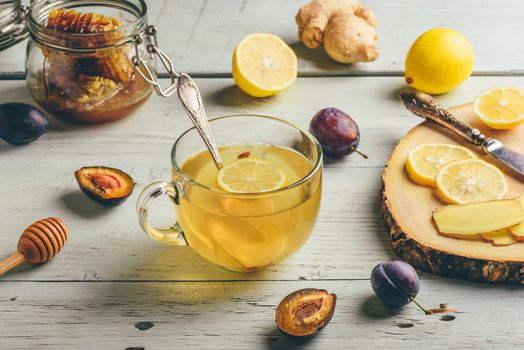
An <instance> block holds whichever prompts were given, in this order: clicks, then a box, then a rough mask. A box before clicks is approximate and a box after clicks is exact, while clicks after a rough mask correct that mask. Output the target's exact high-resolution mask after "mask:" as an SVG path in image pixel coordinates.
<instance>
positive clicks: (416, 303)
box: [409, 295, 430, 315]
mask: <svg viewBox="0 0 524 350" xmlns="http://www.w3.org/2000/svg"><path fill="white" fill-rule="evenodd" d="M409 299H410V300H411V301H412V302H414V303H415V305H417V306H418V308H419V309H420V310H422V312H424V313H425V314H426V315H429V314H430V312H429V311H428V310H427V309H426V308H425V307H424V306H422V305H420V304H419V303H418V301H417V299H415V297H413V296H411V295H410V296H409Z"/></svg>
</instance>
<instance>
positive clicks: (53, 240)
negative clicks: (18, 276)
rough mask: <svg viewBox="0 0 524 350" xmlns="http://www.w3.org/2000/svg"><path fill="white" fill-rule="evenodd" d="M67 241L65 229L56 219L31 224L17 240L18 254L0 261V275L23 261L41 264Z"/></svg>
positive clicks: (56, 252)
mask: <svg viewBox="0 0 524 350" xmlns="http://www.w3.org/2000/svg"><path fill="white" fill-rule="evenodd" d="M66 241H67V227H66V225H65V224H64V222H63V221H62V220H60V219H58V218H47V219H42V220H38V221H36V222H34V223H32V224H31V225H30V226H29V227H28V228H26V229H25V231H24V232H23V233H22V236H20V239H19V240H18V247H17V250H18V252H17V253H15V254H13V255H11V256H10V257H8V258H6V259H4V260H3V261H0V275H3V274H4V273H6V272H7V271H9V270H11V269H12V268H14V267H16V266H18V265H20V264H21V263H23V262H24V261H25V262H27V263H29V264H41V263H45V262H46V261H48V260H50V259H51V258H53V257H54V256H55V255H56V254H58V252H59V251H60V249H62V247H63V246H64V244H65V242H66Z"/></svg>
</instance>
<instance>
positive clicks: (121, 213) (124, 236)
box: [0, 77, 521, 280]
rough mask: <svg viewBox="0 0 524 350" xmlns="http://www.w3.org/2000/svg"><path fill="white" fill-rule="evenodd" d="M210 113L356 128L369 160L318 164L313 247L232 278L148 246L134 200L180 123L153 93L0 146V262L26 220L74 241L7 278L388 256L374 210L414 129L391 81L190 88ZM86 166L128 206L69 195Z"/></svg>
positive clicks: (335, 267)
mask: <svg viewBox="0 0 524 350" xmlns="http://www.w3.org/2000/svg"><path fill="white" fill-rule="evenodd" d="M197 83H198V84H199V86H200V88H201V90H202V92H203V97H204V101H205V102H206V106H207V110H208V112H209V114H210V115H211V116H219V115H224V114H232V113H242V112H244V113H245V112H249V113H259V114H270V115H275V116H280V117H283V118H286V119H288V120H290V121H292V122H294V123H296V124H298V125H300V126H302V127H304V128H307V125H308V122H309V119H310V118H311V116H312V115H313V114H314V113H315V112H316V111H317V110H318V109H320V108H322V107H326V106H337V107H339V108H341V109H343V110H345V111H347V112H349V113H350V114H351V115H352V116H353V117H354V118H355V119H356V120H357V121H358V123H359V124H360V126H361V133H362V143H361V148H362V149H363V150H365V151H366V152H368V153H369V154H370V159H369V160H363V159H361V158H360V157H358V156H351V157H348V158H346V159H344V160H340V161H330V160H328V161H327V162H326V171H325V181H324V196H323V205H322V208H321V214H320V217H319V221H318V224H317V226H316V229H315V232H314V233H313V235H312V237H311V239H310V240H309V241H308V243H307V244H306V245H305V247H304V248H303V249H302V250H300V251H299V252H298V253H297V254H296V255H294V256H293V257H292V258H290V259H289V260H287V261H285V262H284V263H282V264H279V265H277V266H274V267H271V268H269V269H267V270H266V271H264V272H261V273H257V274H236V273H230V272H227V271H225V270H222V269H221V268H218V267H215V266H212V265H211V264H209V263H207V262H206V261H204V260H203V259H201V258H200V257H199V256H197V255H196V254H194V253H193V252H192V251H191V250H190V249H186V248H172V247H167V246H163V245H160V244H158V243H156V242H153V241H150V240H149V239H148V238H147V237H146V236H145V235H144V234H143V233H142V232H141V230H140V228H139V227H138V224H137V220H136V214H135V201H136V198H137V195H138V192H139V191H140V189H141V188H142V187H143V186H144V184H146V183H147V182H149V181H152V180H155V179H168V177H169V172H170V163H169V153H170V148H171V146H172V144H173V142H174V140H175V138H176V136H177V135H179V134H180V133H181V132H182V131H183V130H185V129H186V128H187V127H188V126H189V122H188V121H187V117H186V116H185V115H184V113H183V111H182V109H181V108H180V105H179V103H178V102H177V100H176V98H175V97H173V98H171V99H161V98H158V97H156V96H153V97H152V98H151V99H150V100H149V101H148V103H147V104H146V105H145V106H144V107H143V108H142V109H140V110H139V111H138V112H137V113H136V114H134V115H133V116H130V117H129V118H127V119H124V120H122V121H118V122H115V123H111V124H104V125H92V126H82V125H74V124H66V123H63V122H59V121H57V120H55V119H52V120H51V121H52V130H50V131H49V132H48V133H47V134H46V135H44V136H42V138H41V139H39V140H38V141H35V142H34V143H31V144H29V145H26V146H22V147H16V146H11V145H8V144H6V143H0V197H1V198H2V200H1V201H0V219H1V221H2V235H0V247H1V248H0V256H1V257H6V256H7V255H8V254H10V253H11V252H12V251H13V250H14V249H15V247H16V241H17V239H18V236H19V234H20V233H21V231H22V230H23V229H24V228H25V227H26V226H27V225H29V224H30V223H31V222H33V221H34V220H37V219H39V218H43V217H46V216H50V215H56V216H59V217H62V218H63V219H64V220H65V221H66V223H67V224H68V225H69V226H70V230H71V238H70V241H69V242H68V244H67V246H66V247H65V249H64V250H63V252H62V253H60V255H59V256H58V257H57V258H56V259H55V260H54V261H53V262H51V263H49V264H46V265H45V266H41V267H39V268H36V269H21V270H19V271H18V273H11V274H8V275H6V276H4V277H3V279H7V280H220V279H227V280H230V279H255V280H266V279H278V280H284V279H285V280H296V279H298V278H306V279H339V278H367V277H369V273H370V270H371V269H372V267H373V266H374V265H375V264H376V263H377V262H378V261H381V260H385V259H389V258H392V257H393V255H392V254H391V253H390V250H389V247H388V244H387V237H386V232H385V229H384V227H383V223H382V219H381V216H380V213H379V197H380V176H381V173H382V167H383V166H384V164H385V163H386V161H387V158H388V157H389V153H390V152H391V149H392V148H393V146H394V145H395V144H396V142H397V141H398V140H399V139H400V138H401V137H402V136H403V135H404V134H405V133H406V132H407V131H408V130H409V129H410V128H411V127H413V126H414V125H416V124H417V123H418V122H419V120H418V119H417V118H416V117H414V116H412V115H411V114H409V113H408V112H406V111H405V110H404V109H403V108H402V106H401V105H400V102H399V101H398V100H397V97H396V96H397V94H398V90H399V88H401V87H402V80H401V79H400V78H395V77H389V78H380V77H367V78H355V77H351V78H303V79H299V80H298V81H297V82H296V84H295V85H294V86H293V87H291V88H290V89H289V90H287V91H285V92H283V93H281V94H279V95H278V96H275V97H273V98H269V99H254V98H251V97H248V96H246V95H244V94H243V93H241V92H240V91H239V90H238V89H237V88H236V87H234V85H233V82H232V80H231V79H197ZM519 84H521V81H520V79H519V78H508V77H506V78H487V77H482V78H481V77H475V78H471V79H469V80H468V82H467V83H466V84H465V85H464V86H463V87H461V88H459V89H458V90H456V91H455V92H453V93H451V94H448V95H445V96H443V97H442V98H441V101H442V102H443V104H444V105H447V106H450V105H456V104H459V103H463V102H467V101H471V100H472V99H473V98H474V97H475V96H476V95H478V94H479V93H480V92H481V91H483V90H484V89H486V88H488V87H491V86H495V85H519ZM15 100H16V101H24V102H31V100H30V97H29V95H28V93H27V90H26V87H25V86H24V82H23V81H3V82H0V103H3V102H7V101H15ZM86 165H108V166H115V167H118V168H122V169H123V170H126V171H129V173H130V174H131V175H132V176H133V177H134V179H135V180H136V181H137V183H138V186H137V189H136V191H135V193H134V194H133V196H132V197H131V198H129V200H128V201H127V202H126V203H125V204H123V205H122V206H120V207H117V208H114V209H111V210H108V209H105V208H104V207H101V206H99V205H98V204H96V203H94V202H92V201H91V200H89V199H88V198H87V197H85V196H84V195H83V194H82V193H81V192H80V191H79V189H78V187H77V184H76V181H75V179H74V176H73V172H74V170H76V169H78V168H80V167H81V166H86ZM154 209H155V210H158V214H157V215H154V216H153V219H154V220H155V222H160V223H165V224H171V223H172V220H173V214H172V207H171V205H170V204H169V202H168V201H167V200H164V201H160V200H159V203H157V204H155V207H154Z"/></svg>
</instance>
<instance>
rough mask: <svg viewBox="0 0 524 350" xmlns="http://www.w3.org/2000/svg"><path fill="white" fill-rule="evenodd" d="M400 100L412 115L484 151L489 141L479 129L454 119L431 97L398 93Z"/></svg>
mask: <svg viewBox="0 0 524 350" xmlns="http://www.w3.org/2000/svg"><path fill="white" fill-rule="evenodd" d="M400 99H401V100H402V102H403V103H404V106H406V108H407V109H408V110H409V111H411V112H412V113H413V114H415V115H418V116H419V117H422V118H425V119H429V120H432V121H434V122H436V123H438V124H440V125H442V126H443V127H445V128H447V129H449V130H451V131H453V132H455V133H456V134H458V135H460V136H462V137H463V138H465V139H466V140H468V141H469V142H471V143H472V144H474V145H476V146H479V147H480V148H482V149H483V150H485V149H486V146H487V145H488V143H489V141H490V139H488V138H486V136H485V135H484V134H483V133H482V132H480V130H479V129H477V128H473V127H472V126H470V125H469V124H467V123H464V122H463V121H461V120H458V119H457V118H455V117H454V116H453V115H452V114H451V113H450V112H449V111H447V110H446V109H444V108H443V107H442V106H441V105H439V104H438V102H437V100H435V99H434V98H433V97H432V96H431V95H428V94H425V93H423V92H420V91H403V92H401V93H400Z"/></svg>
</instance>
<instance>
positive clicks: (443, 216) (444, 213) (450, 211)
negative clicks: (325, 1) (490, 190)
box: [433, 199, 524, 235]
mask: <svg viewBox="0 0 524 350" xmlns="http://www.w3.org/2000/svg"><path fill="white" fill-rule="evenodd" d="M433 219H434V220H435V223H436V224H437V227H438V230H439V232H441V233H443V234H455V235H475V234H479V233H487V232H493V231H497V230H500V229H503V228H507V227H510V226H513V225H516V224H519V223H521V222H523V221H524V210H523V209H522V205H521V203H520V201H519V200H516V199H502V200H495V201H488V202H479V203H472V204H462V205H447V206H445V207H442V208H441V209H439V210H437V211H435V212H434V213H433Z"/></svg>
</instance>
